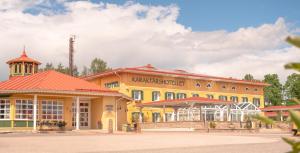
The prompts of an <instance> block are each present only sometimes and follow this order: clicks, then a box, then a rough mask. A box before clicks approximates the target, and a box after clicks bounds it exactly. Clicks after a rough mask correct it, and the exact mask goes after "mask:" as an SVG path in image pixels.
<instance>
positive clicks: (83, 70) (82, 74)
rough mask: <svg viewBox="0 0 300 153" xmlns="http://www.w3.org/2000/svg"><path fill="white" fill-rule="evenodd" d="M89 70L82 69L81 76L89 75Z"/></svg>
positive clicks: (84, 67)
mask: <svg viewBox="0 0 300 153" xmlns="http://www.w3.org/2000/svg"><path fill="white" fill-rule="evenodd" d="M89 71H90V70H89V68H87V67H86V66H83V69H82V72H81V76H86V75H89V74H90V72H89Z"/></svg>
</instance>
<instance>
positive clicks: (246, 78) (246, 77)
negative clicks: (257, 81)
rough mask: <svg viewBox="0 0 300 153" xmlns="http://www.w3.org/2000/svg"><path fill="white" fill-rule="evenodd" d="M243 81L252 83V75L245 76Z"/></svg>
mask: <svg viewBox="0 0 300 153" xmlns="http://www.w3.org/2000/svg"><path fill="white" fill-rule="evenodd" d="M244 80H248V81H253V80H254V77H253V75H252V74H246V75H245V76H244Z"/></svg>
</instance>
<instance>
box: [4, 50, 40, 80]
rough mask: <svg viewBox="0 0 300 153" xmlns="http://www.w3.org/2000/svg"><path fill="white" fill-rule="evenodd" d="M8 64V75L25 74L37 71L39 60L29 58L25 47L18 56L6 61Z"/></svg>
mask: <svg viewBox="0 0 300 153" xmlns="http://www.w3.org/2000/svg"><path fill="white" fill-rule="evenodd" d="M6 63H7V64H8V65H9V77H14V76H27V75H32V74H35V73H37V72H38V66H39V65H40V64H41V63H40V62H39V61H37V60H34V59H32V58H29V57H28V56H27V54H26V51H25V49H24V50H23V53H22V55H21V56H20V57H19V58H15V59H12V60H9V61H7V62H6Z"/></svg>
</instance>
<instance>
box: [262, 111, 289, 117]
mask: <svg viewBox="0 0 300 153" xmlns="http://www.w3.org/2000/svg"><path fill="white" fill-rule="evenodd" d="M264 114H265V116H268V117H274V116H277V115H278V112H264ZM281 114H282V116H289V112H282V113H281Z"/></svg>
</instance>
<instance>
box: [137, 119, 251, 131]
mask: <svg viewBox="0 0 300 153" xmlns="http://www.w3.org/2000/svg"><path fill="white" fill-rule="evenodd" d="M213 126H215V127H213ZM255 127H256V124H255V123H252V129H254V128H255ZM141 128H142V129H163V128H193V129H195V130H201V129H247V127H246V122H212V123H210V122H203V121H180V122H158V123H142V124H141Z"/></svg>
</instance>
